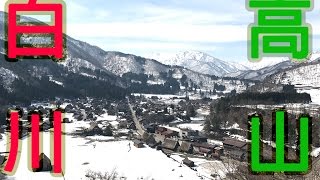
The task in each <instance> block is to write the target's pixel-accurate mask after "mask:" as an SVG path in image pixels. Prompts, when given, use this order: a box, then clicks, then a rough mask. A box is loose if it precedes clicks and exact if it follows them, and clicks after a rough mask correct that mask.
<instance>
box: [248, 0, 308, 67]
mask: <svg viewBox="0 0 320 180" xmlns="http://www.w3.org/2000/svg"><path fill="white" fill-rule="evenodd" d="M247 6H248V9H250V10H254V11H255V17H256V18H255V19H256V20H255V23H254V24H251V25H249V28H248V33H249V34H248V37H249V41H248V44H249V49H248V50H249V53H248V58H249V59H250V60H252V61H258V60H260V59H261V58H262V57H263V56H285V57H290V58H292V59H293V60H296V61H300V62H301V61H303V60H305V59H307V58H308V56H309V54H310V51H311V41H312V38H311V31H312V30H311V25H309V24H306V23H305V22H304V21H305V17H304V14H305V11H306V10H310V9H312V6H313V0H248V1H247Z"/></svg>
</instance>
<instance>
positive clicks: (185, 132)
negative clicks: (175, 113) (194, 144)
mask: <svg viewBox="0 0 320 180" xmlns="http://www.w3.org/2000/svg"><path fill="white" fill-rule="evenodd" d="M179 135H180V137H181V138H188V137H190V136H199V131H194V130H190V129H182V130H181V131H180V133H179Z"/></svg>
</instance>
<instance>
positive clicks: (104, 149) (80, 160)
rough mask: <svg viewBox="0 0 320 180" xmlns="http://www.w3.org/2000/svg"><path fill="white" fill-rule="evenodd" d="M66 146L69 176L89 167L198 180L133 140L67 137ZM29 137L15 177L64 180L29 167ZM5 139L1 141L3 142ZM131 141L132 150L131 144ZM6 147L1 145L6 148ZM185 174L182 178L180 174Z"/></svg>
mask: <svg viewBox="0 0 320 180" xmlns="http://www.w3.org/2000/svg"><path fill="white" fill-rule="evenodd" d="M64 137H65V145H66V154H65V157H66V159H65V160H66V162H65V165H66V167H65V172H64V174H65V179H72V180H81V179H85V174H86V172H87V171H88V170H93V171H100V172H106V171H108V172H111V171H112V170H114V169H116V171H117V172H118V173H119V174H120V175H121V176H125V177H127V178H128V180H136V179H140V178H141V177H144V178H154V179H156V180H157V179H159V180H163V179H165V180H176V179H181V180H197V179H200V177H198V175H197V172H196V171H193V170H191V169H190V168H188V167H186V166H182V167H179V165H180V163H179V162H176V161H174V160H172V159H170V158H168V157H167V156H166V155H165V154H163V153H162V152H161V151H156V150H154V149H151V148H149V147H145V148H141V149H138V148H136V147H134V146H133V145H132V144H133V143H132V142H131V141H115V142H98V141H97V142H92V141H88V140H85V139H83V138H79V137H72V136H64ZM27 139H28V138H25V139H24V140H23V141H22V150H21V152H19V154H21V158H20V163H19V166H18V168H17V171H16V173H15V175H14V176H13V178H15V179H16V180H38V179H39V180H43V179H55V180H60V179H61V180H62V179H63V178H62V177H55V178H53V177H52V176H51V175H50V173H48V172H40V173H32V172H31V171H29V169H28V164H27V162H28V150H27V146H28V143H27ZM43 139H44V144H43V150H44V153H45V154H46V155H49V154H50V140H49V139H50V134H49V133H43ZM1 143H3V141H0V144H1ZM129 143H130V144H131V151H129V145H128V144H129ZM5 150H6V146H5V145H3V146H1V147H0V151H5ZM181 175H182V177H180V176H181Z"/></svg>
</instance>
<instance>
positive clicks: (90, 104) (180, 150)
mask: <svg viewBox="0 0 320 180" xmlns="http://www.w3.org/2000/svg"><path fill="white" fill-rule="evenodd" d="M57 107H60V108H63V109H64V110H65V115H64V118H63V120H62V123H63V127H64V128H63V136H64V138H65V141H64V142H65V144H64V147H65V148H66V151H65V152H66V154H65V161H66V167H65V171H66V172H65V174H64V178H67V179H68V177H69V178H72V177H74V178H77V179H80V178H85V176H88V174H90V173H89V172H91V171H99V172H111V171H113V170H114V171H115V170H116V171H117V173H120V174H121V175H122V176H121V177H123V179H126V178H128V179H133V178H138V179H162V178H164V177H166V178H165V179H170V178H167V177H168V173H170V174H172V175H171V179H179V178H180V179H223V178H225V177H226V174H227V173H230V172H232V171H233V168H235V167H236V165H235V164H239V163H244V164H246V161H247V149H248V147H247V142H246V141H244V140H243V138H242V140H239V138H238V137H239V136H236V135H235V136H234V137H232V136H230V138H224V139H213V138H209V137H208V136H207V135H206V133H205V132H204V131H203V128H204V124H205V121H206V118H207V116H208V115H209V114H210V100H206V99H198V100H192V101H190V100H188V99H187V100H186V97H183V96H174V95H172V96H157V95H141V94H140V95H132V96H130V97H127V98H126V99H125V100H121V101H117V102H116V101H108V100H103V99H93V98H86V99H75V100H68V99H63V100H62V99H57V100H55V101H51V102H50V101H49V102H34V103H33V104H31V105H30V106H28V107H19V108H21V109H23V111H24V113H23V116H22V117H21V119H20V121H22V123H21V127H20V129H21V130H22V133H20V139H21V142H22V146H23V147H24V146H26V144H27V141H25V140H27V139H29V138H30V131H31V124H30V123H29V122H28V120H27V119H28V112H30V111H31V110H36V111H39V112H41V114H42V115H43V122H42V124H41V130H42V131H43V132H42V134H43V141H44V144H43V149H44V150H43V152H44V154H43V157H44V160H43V161H42V162H43V163H46V164H47V165H46V166H49V167H48V169H49V170H50V166H51V162H50V156H49V155H50V151H49V149H50V145H49V144H50V143H49V139H50V137H49V136H50V133H52V132H53V123H52V122H50V120H49V115H50V109H53V108H57ZM8 120H9V119H8ZM232 128H234V129H239V127H238V126H237V124H235V125H233V126H232V127H230V128H229V130H230V129H232ZM2 129H3V130H2V139H1V140H0V143H1V144H2V145H3V146H2V147H1V152H6V149H5V148H9V147H8V146H10V142H9V141H10V139H7V138H6V137H10V128H7V127H2ZM5 129H6V130H5ZM240 139H241V138H240ZM46 145H48V147H46ZM107 152H109V154H106V153H107ZM27 153H29V152H28V150H27V148H23V151H22V152H21V154H20V155H21V159H20V161H21V162H20V165H19V167H18V171H17V174H16V175H15V176H14V177H17V178H19V177H20V176H25V175H24V174H25V173H26V174H28V173H30V172H26V171H28V168H27V162H28V161H27V157H23V156H28V154H27ZM82 153H84V154H82ZM91 153H92V154H91ZM6 155H7V154H5V153H4V154H2V155H1V163H2V164H3V163H4V162H5V160H6V159H5V156H6ZM86 156H91V157H93V156H97V157H98V158H97V159H96V158H88V157H87V158H85V157H86ZM125 157H126V158H125ZM123 158H125V159H123ZM23 159H24V160H23ZM74 159H77V160H76V161H74ZM86 159H87V160H86ZM110 159H113V160H110ZM136 159H137V161H142V162H135V160H136ZM230 160H231V161H232V165H234V166H232V165H230V163H231V162H230ZM70 161H71V162H70ZM122 161H124V162H122ZM130 161H131V162H130ZM158 161H159V162H158ZM76 162H77V163H76ZM123 163H124V164H128V163H129V164H137V166H141V168H139V169H140V171H138V170H134V165H133V166H130V167H126V166H125V165H123ZM101 164H104V165H102V166H101ZM69 165H72V166H73V167H70V166H69ZM74 166H75V167H77V168H79V169H81V170H82V171H81V173H77V172H74V170H73V169H74ZM122 166H123V167H122ZM21 168H22V169H23V170H21ZM148 168H150V171H148V170H147V169H148ZM48 169H46V170H48ZM141 169H143V170H141ZM156 169H159V172H160V173H159V172H157V170H156ZM161 169H165V170H161ZM131 171H135V172H131ZM139 172H140V173H141V177H140V176H137V174H139ZM42 175H43V176H39V178H41V177H47V176H50V174H48V173H45V172H44V173H43V174H42ZM30 177H31V176H30Z"/></svg>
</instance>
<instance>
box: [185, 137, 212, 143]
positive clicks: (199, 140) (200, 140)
mask: <svg viewBox="0 0 320 180" xmlns="http://www.w3.org/2000/svg"><path fill="white" fill-rule="evenodd" d="M189 139H190V140H191V141H192V142H197V143H207V142H208V138H206V137H203V136H190V137H189Z"/></svg>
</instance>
